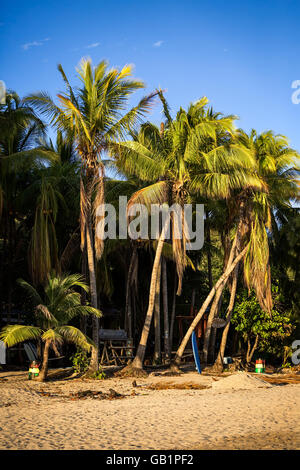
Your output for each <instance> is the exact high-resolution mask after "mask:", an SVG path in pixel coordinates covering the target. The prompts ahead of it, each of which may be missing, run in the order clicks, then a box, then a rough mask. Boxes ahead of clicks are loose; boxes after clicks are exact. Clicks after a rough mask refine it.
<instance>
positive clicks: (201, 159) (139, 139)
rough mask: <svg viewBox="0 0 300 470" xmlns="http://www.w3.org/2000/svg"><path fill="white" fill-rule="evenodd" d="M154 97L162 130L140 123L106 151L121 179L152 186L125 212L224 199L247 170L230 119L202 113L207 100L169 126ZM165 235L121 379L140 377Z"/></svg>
mask: <svg viewBox="0 0 300 470" xmlns="http://www.w3.org/2000/svg"><path fill="white" fill-rule="evenodd" d="M159 95H160V98H161V99H162V102H163V105H164V111H165V115H166V117H167V123H166V126H164V125H162V128H161V129H158V128H157V127H156V126H154V125H153V124H150V123H146V124H144V125H142V126H141V129H140V132H139V133H136V134H133V135H132V137H133V140H131V141H127V142H120V143H118V144H115V145H114V146H111V148H112V149H114V152H115V154H114V155H115V158H116V164H117V166H118V167H119V168H121V169H123V171H124V172H125V174H135V175H137V176H138V177H139V178H140V179H141V180H144V181H145V182H148V183H149V182H152V184H150V185H148V186H146V187H145V188H143V189H141V190H140V191H138V192H136V193H135V194H134V195H133V196H132V197H131V199H130V201H129V203H128V209H130V207H131V205H132V204H134V203H141V204H144V205H146V206H147V207H148V209H149V211H150V206H151V204H157V203H159V204H163V203H168V204H169V205H172V204H174V203H177V204H179V206H180V207H181V208H182V209H183V206H184V204H185V203H186V202H189V201H191V194H193V193H201V194H202V195H203V196H205V197H207V196H209V197H211V196H213V197H216V195H217V196H218V197H226V196H227V195H228V194H229V192H230V190H232V189H233V188H236V187H237V186H238V185H239V186H240V185H241V184H242V183H243V182H244V181H245V178H246V176H245V171H244V168H245V167H247V165H248V166H249V165H250V164H249V162H248V160H249V158H250V157H249V155H248V152H247V151H244V150H243V149H242V148H241V147H240V146H239V145H236V144H235V143H231V142H230V138H229V137H230V134H231V132H232V130H233V120H234V116H229V117H223V116H221V115H219V114H216V113H214V112H213V111H212V110H211V108H208V109H207V108H206V105H207V102H208V100H207V98H205V97H204V98H202V99H201V100H199V101H198V102H196V103H194V104H192V105H190V107H189V109H188V111H184V110H183V109H180V111H179V112H178V113H177V117H176V119H175V120H174V121H173V120H172V119H171V117H170V113H169V109H168V107H167V104H166V102H165V100H164V97H163V95H162V92H159ZM249 177H250V178H251V176H249ZM153 181H154V182H153ZM176 223H177V224H178V221H177V219H176V217H173V218H172V247H173V254H174V260H175V262H176V268H177V274H178V289H177V294H178V295H180V293H181V288H182V277H183V272H184V269H185V266H186V255H185V253H186V238H185V236H183V237H182V239H176V238H175V236H174V234H175V233H176V229H179V227H178V226H176ZM165 235H166V229H165V227H163V228H162V231H161V234H160V238H159V240H158V244H157V249H156V254H155V260H154V264H153V270H152V276H151V283H150V292H149V304H148V311H147V314H146V319H145V324H144V329H143V331H142V335H141V340H140V344H139V347H138V350H137V354H136V357H135V358H134V361H133V363H132V365H131V366H130V368H128V369H130V370H128V369H125V370H124V374H126V373H127V372H130V373H134V374H135V373H136V374H137V375H139V374H140V373H141V369H142V365H143V360H144V355H145V350H146V345H147V339H148V335H149V330H150V325H151V320H152V316H153V308H154V298H155V286H156V282H157V275H158V271H159V269H160V257H161V253H162V249H163V244H164V238H165Z"/></svg>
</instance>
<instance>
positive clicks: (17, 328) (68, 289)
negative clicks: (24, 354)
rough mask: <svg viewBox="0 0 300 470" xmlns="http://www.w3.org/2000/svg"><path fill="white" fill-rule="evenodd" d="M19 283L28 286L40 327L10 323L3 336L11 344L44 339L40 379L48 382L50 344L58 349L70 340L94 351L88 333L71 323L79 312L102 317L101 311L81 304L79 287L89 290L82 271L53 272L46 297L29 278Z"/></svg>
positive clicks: (4, 340)
mask: <svg viewBox="0 0 300 470" xmlns="http://www.w3.org/2000/svg"><path fill="white" fill-rule="evenodd" d="M19 283H20V285H21V286H22V287H24V288H25V289H26V291H27V292H28V295H29V297H30V299H31V302H32V304H33V307H34V313H35V317H36V326H31V325H30V326H29V325H7V326H5V327H4V328H3V329H2V330H1V332H0V338H1V340H2V341H3V342H4V343H5V344H6V345H7V346H8V347H11V346H14V345H15V344H18V343H22V342H24V341H28V340H39V339H41V340H42V342H43V343H44V348H43V349H44V350H43V361H42V368H41V372H40V374H39V377H38V380H39V381H44V380H46V378H47V372H48V358H49V349H50V347H54V348H55V347H56V346H57V345H58V344H61V343H62V342H63V341H67V342H71V343H74V344H76V345H78V346H80V347H81V348H83V349H85V350H87V351H90V349H91V346H92V345H93V342H92V341H91V340H90V339H89V338H88V337H87V336H86V335H84V334H83V333H82V332H81V331H80V330H79V329H78V328H76V327H74V326H72V325H69V324H68V323H69V322H71V320H72V319H73V318H75V317H77V316H79V315H96V316H97V317H100V316H101V312H100V311H99V310H97V309H95V308H93V307H90V306H88V305H81V298H80V294H79V293H78V292H76V290H75V289H77V288H81V289H84V290H85V291H86V292H87V291H88V286H87V285H86V284H85V283H84V282H83V281H82V277H81V276H80V275H79V274H72V275H64V276H58V277H56V276H54V275H50V276H49V277H48V282H47V284H46V285H45V288H44V296H43V297H44V298H42V297H41V296H40V294H39V293H38V291H37V290H36V289H35V288H34V287H33V286H32V285H30V284H28V283H27V282H26V281H23V280H20V281H19Z"/></svg>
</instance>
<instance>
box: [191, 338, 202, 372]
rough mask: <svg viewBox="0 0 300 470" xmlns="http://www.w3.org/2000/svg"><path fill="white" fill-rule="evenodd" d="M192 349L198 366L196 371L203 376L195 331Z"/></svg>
mask: <svg viewBox="0 0 300 470" xmlns="http://www.w3.org/2000/svg"><path fill="white" fill-rule="evenodd" d="M192 348H193V354H194V360H195V364H196V369H197V371H198V372H199V374H201V365H200V358H199V351H198V345H197V337H196V333H195V331H193V333H192Z"/></svg>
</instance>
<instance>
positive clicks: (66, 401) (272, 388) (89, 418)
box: [0, 372, 300, 450]
mask: <svg viewBox="0 0 300 470" xmlns="http://www.w3.org/2000/svg"><path fill="white" fill-rule="evenodd" d="M232 377H233V376H231V379H232ZM238 379H239V378H237V380H238ZM221 380H225V379H223V378H220V377H214V376H209V375H199V374H197V373H196V372H187V373H184V374H182V375H181V376H178V377H162V376H156V375H154V374H151V375H150V376H149V377H147V378H145V379H137V380H136V386H133V384H132V382H133V379H130V378H125V379H117V378H110V379H106V380H98V381H95V380H94V381H92V380H80V379H74V378H66V379H63V380H56V381H49V382H47V383H38V382H35V381H28V380H27V374H26V373H25V372H1V373H0V449H56V450H60V449H116V450H117V449H157V450H159V449H300V424H299V422H300V419H299V418H300V411H299V409H300V407H299V405H300V383H299V384H285V385H282V384H281V385H274V384H272V385H270V384H267V383H265V382H264V383H265V384H266V387H267V388H265V387H260V386H259V384H258V387H254V388H253V389H249V390H240V389H235V387H232V386H229V387H228V384H229V385H230V382H228V378H227V388H226V387H223V386H222V383H221V382H219V381H221ZM233 380H235V378H234V379H233ZM217 382H219V383H218V386H214V385H213V384H214V383H215V384H216V383H217ZM224 383H225V382H224ZM237 383H238V382H237ZM134 385H135V384H134ZM160 387H166V388H165V389H162V390H160V389H157V388H160ZM169 387H177V388H169ZM180 387H189V388H187V389H180ZM204 387H207V388H204ZM110 389H113V390H114V391H115V392H117V393H118V394H120V396H117V397H115V398H114V397H110V395H109V394H110V393H112V392H109V390H110ZM87 391H90V392H88V393H87ZM100 391H101V392H103V394H102V395H101V394H98V395H95V392H100ZM78 392H83V395H84V394H85V393H86V394H87V395H88V396H83V398H81V399H79V398H78V395H77V396H74V394H76V393H78ZM93 393H94V395H93ZM105 393H107V394H108V395H107V397H110V398H109V399H100V398H101V397H102V398H103V397H105V395H104V394H105ZM107 397H106V398H107Z"/></svg>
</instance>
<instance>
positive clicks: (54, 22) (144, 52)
mask: <svg viewBox="0 0 300 470" xmlns="http://www.w3.org/2000/svg"><path fill="white" fill-rule="evenodd" d="M299 18H300V1H299V0H264V1H262V0H260V1H256V0H251V1H250V0H239V1H236V0H231V1H221V0H214V1H211V0H210V1H206V0H205V1H202V0H197V1H191V0H185V1H177V0H173V1H169V0H164V1H163V2H162V1H161V0H160V1H156V0H154V1H151V2H145V1H139V2H138V1H136V0H127V1H126V2H124V0H123V1H118V0H115V1H112V2H109V1H108V0H106V1H102V0H98V1H94V0H90V1H89V0H86V1H85V2H82V1H76V0H73V1H69V0H67V1H66V0H61V1H56V0H55V1H46V2H45V1H27V2H24V1H14V2H8V1H7V2H6V5H2V7H1V10H0V44H1V46H0V80H4V81H5V83H6V86H7V87H8V88H11V89H14V90H16V91H17V92H18V93H19V95H21V96H23V95H25V94H28V93H30V92H34V91H37V90H47V91H49V92H50V93H51V94H52V95H55V94H56V93H57V92H58V91H60V90H62V89H63V84H62V82H61V79H60V76H59V73H58V71H57V69H56V66H57V64H58V63H61V64H62V65H63V67H64V69H65V71H66V73H67V75H68V77H69V79H70V80H71V82H72V83H74V84H76V83H77V82H76V77H75V67H76V65H77V64H78V62H79V60H80V58H81V57H83V56H90V57H91V58H92V60H93V62H94V63H97V62H98V61H100V60H101V59H103V58H105V59H107V60H108V61H109V63H110V64H111V65H114V66H122V65H124V64H125V63H133V64H134V65H135V72H134V73H135V76H136V77H138V78H141V79H143V80H144V81H145V82H146V84H147V88H146V90H145V92H144V93H143V94H145V93H148V92H151V91H152V90H153V89H154V88H156V87H158V86H160V87H162V88H163V89H165V90H167V92H166V97H167V99H168V101H169V104H170V106H171V109H172V111H173V112H176V110H177V109H178V108H179V106H183V107H186V106H187V105H188V104H189V103H190V102H191V101H195V100H196V99H198V98H199V97H201V96H203V95H206V96H207V97H208V98H209V100H210V102H211V104H212V105H213V107H214V108H215V110H217V111H220V112H223V113H225V114H236V115H238V116H239V117H240V120H239V121H238V122H237V125H238V126H239V127H243V128H244V129H245V130H249V129H250V128H252V127H254V128H256V129H257V130H258V131H263V130H266V129H273V130H274V131H275V132H276V133H282V134H285V135H287V136H288V137H289V139H290V144H291V145H292V146H293V147H295V148H296V149H297V150H299V151H300V132H299V131H300V104H298V105H295V104H293V103H292V100H291V96H292V92H293V91H294V90H293V89H292V88H291V85H292V82H293V81H294V80H300V53H299V52H300V28H299ZM139 97H140V95H139V94H137V95H136V98H135V99H134V100H133V101H136V100H137V99H138V98H139ZM149 118H150V119H151V120H153V121H154V122H156V123H159V122H160V120H161V114H160V108H159V106H157V107H156V108H155V109H154V110H153V111H152V115H151V116H150V117H149Z"/></svg>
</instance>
